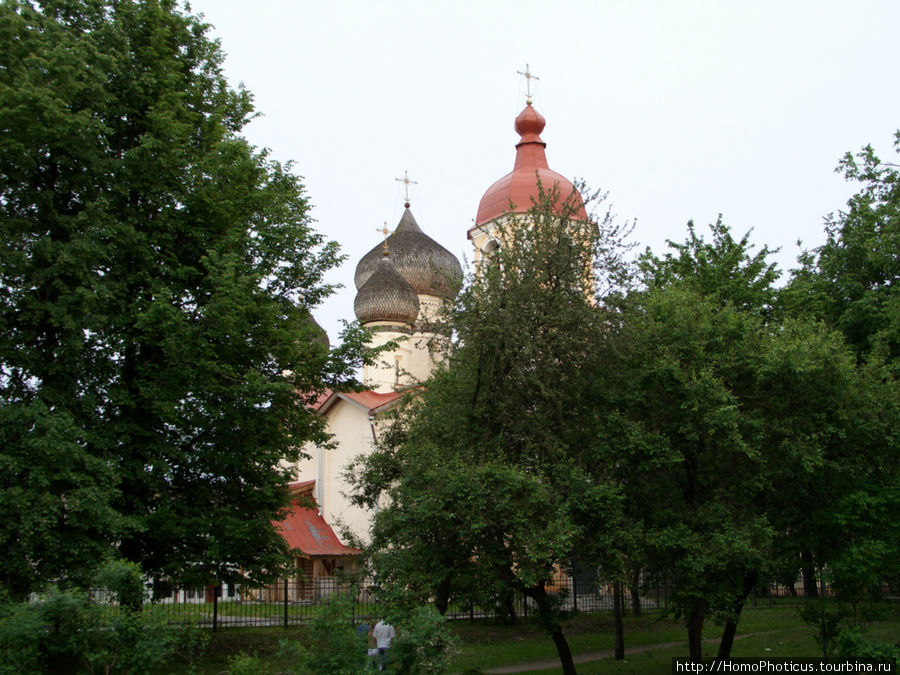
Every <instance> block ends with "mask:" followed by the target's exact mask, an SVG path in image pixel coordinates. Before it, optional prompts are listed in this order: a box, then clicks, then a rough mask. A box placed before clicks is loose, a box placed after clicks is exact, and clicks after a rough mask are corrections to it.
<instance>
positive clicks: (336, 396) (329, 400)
mask: <svg viewBox="0 0 900 675" xmlns="http://www.w3.org/2000/svg"><path fill="white" fill-rule="evenodd" d="M400 396H401V395H400V394H399V393H397V392H396V391H390V392H387V393H384V394H381V393H378V392H377V391H371V390H368V391H353V392H338V391H334V392H331V393H330V394H329V396H327V397H325V398H322V399H319V402H318V404H317V405H316V408H315V409H316V411H317V412H318V413H319V414H322V413H324V412H325V411H326V410H328V409H329V408H330V407H331V406H332V405H334V404H335V403H337V401H339V400H341V399H343V400H345V401H351V402H353V403H356V404H357V405H361V406H362V407H364V408H365V409H366V410H368V411H369V412H370V413H374V412H379V411H380V410H381V409H382V408H384V407H385V406H387V405H390V404H391V403H393V402H394V401H396V400H398V399H399V398H400Z"/></svg>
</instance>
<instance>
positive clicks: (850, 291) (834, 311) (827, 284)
mask: <svg viewBox="0 0 900 675" xmlns="http://www.w3.org/2000/svg"><path fill="white" fill-rule="evenodd" d="M894 146H895V148H896V149H897V151H898V152H900V131H898V132H897V133H896V134H895V141H894ZM837 171H840V172H843V174H844V176H845V177H846V178H847V180H850V181H856V182H858V183H859V184H860V191H859V192H858V193H857V194H855V195H853V197H851V198H850V200H849V201H848V203H847V210H846V211H842V212H840V213H838V214H837V216H829V217H828V218H827V219H826V221H825V231H826V235H827V239H826V241H825V243H824V244H823V245H822V246H820V247H819V248H817V249H815V250H813V251H810V252H807V253H805V254H804V255H803V256H801V258H800V268H799V269H798V270H796V271H795V273H794V277H793V279H792V280H791V283H790V285H789V286H788V288H787V289H786V292H785V293H784V298H785V301H786V304H787V305H788V306H789V307H790V308H791V310H792V311H795V312H798V313H801V312H802V313H811V314H813V315H814V316H815V317H817V318H820V319H822V320H824V321H826V322H827V323H828V324H829V325H831V326H834V327H835V328H837V329H839V330H840V331H841V332H842V333H843V334H844V335H845V336H846V338H847V342H848V343H849V344H850V345H851V346H852V347H853V348H854V350H855V351H856V353H857V355H858V357H859V358H860V359H864V358H871V357H874V358H875V359H876V360H878V361H887V362H891V361H893V360H894V359H896V358H897V356H898V355H900V290H898V289H900V286H898V284H900V259H898V257H897V254H896V252H897V250H898V249H900V169H898V166H897V165H896V164H890V163H887V162H882V161H881V160H880V159H879V158H878V157H877V156H876V155H875V152H874V150H873V149H872V147H871V146H866V147H865V148H863V149H862V150H861V151H860V152H859V153H857V154H856V155H855V156H854V155H852V154H851V153H849V152H848V153H847V154H846V155H845V156H844V158H843V159H842V161H841V163H840V165H839V166H838V168H837Z"/></svg>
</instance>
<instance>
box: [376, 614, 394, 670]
mask: <svg viewBox="0 0 900 675" xmlns="http://www.w3.org/2000/svg"><path fill="white" fill-rule="evenodd" d="M394 635H395V634H394V627H393V626H392V625H391V624H389V623H385V622H384V619H380V620H379V621H378V623H376V624H375V628H374V629H373V630H372V637H374V638H375V646H376V647H377V648H378V670H384V666H385V665H386V664H387V662H388V657H387V653H388V652H389V651H390V649H391V640H393V639H394Z"/></svg>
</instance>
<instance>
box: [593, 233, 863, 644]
mask: <svg viewBox="0 0 900 675" xmlns="http://www.w3.org/2000/svg"><path fill="white" fill-rule="evenodd" d="M672 246H673V248H674V249H675V250H676V252H677V254H676V255H672V254H670V255H667V256H665V257H663V258H655V257H653V256H650V255H647V256H645V257H644V258H643V260H642V261H641V267H642V270H643V271H644V277H643V280H644V282H645V285H646V289H645V290H643V291H641V292H637V293H632V294H631V295H630V296H629V298H628V299H627V301H626V302H625V303H624V305H623V312H622V322H621V325H620V329H619V335H618V339H619V340H620V344H621V347H620V349H619V353H620V354H621V361H620V367H619V378H620V379H619V383H618V384H617V385H616V387H615V389H616V391H617V392H618V394H617V395H618V396H619V397H620V398H619V402H618V413H619V415H620V419H619V420H618V424H617V425H615V426H610V427H609V428H608V429H607V431H606V433H607V434H608V435H609V437H610V438H609V440H608V442H609V443H612V444H615V443H618V444H619V445H620V446H621V449H620V451H619V452H618V457H619V458H620V461H619V463H618V465H617V467H618V471H619V473H620V478H619V482H621V484H622V485H624V486H625V489H626V491H627V492H626V499H625V503H626V516H627V517H628V519H629V522H630V523H634V524H635V527H638V528H639V529H641V530H642V531H643V532H645V536H646V539H647V541H648V543H649V546H648V550H647V556H648V561H649V564H650V565H651V567H652V568H655V570H656V571H658V572H661V573H665V574H667V575H668V577H669V579H670V580H672V581H673V582H674V584H675V587H676V593H675V600H676V603H677V604H678V606H679V607H680V609H681V611H682V612H683V614H684V616H685V618H686V620H687V625H688V633H689V642H690V650H691V656H692V657H694V658H699V656H700V655H701V643H700V638H701V630H702V625H703V621H704V618H705V617H706V616H707V615H709V614H713V615H717V616H719V617H720V618H723V619H724V620H725V622H726V629H725V633H724V635H723V640H722V644H721V650H720V656H727V655H728V652H729V649H730V644H731V641H732V640H733V638H734V634H735V630H736V627H737V620H738V617H739V615H740V611H741V608H742V606H743V602H744V600H745V598H746V597H747V596H748V595H749V594H750V593H751V592H752V591H753V590H754V588H755V586H756V584H757V583H758V582H760V581H762V580H765V579H766V578H768V575H769V573H770V569H771V565H772V556H773V549H774V548H775V547H776V545H778V544H779V543H780V544H783V545H782V546H781V547H780V548H782V549H784V548H785V546H784V545H786V544H787V543H788V542H789V541H792V542H793V549H792V553H793V564H794V566H795V567H794V569H796V567H797V566H798V565H799V560H800V558H799V553H800V549H799V548H798V546H799V539H800V537H799V532H801V531H807V532H808V531H809V530H810V527H809V526H808V525H806V526H804V522H805V521H804V520H803V518H804V514H808V513H809V512H810V510H811V509H810V504H811V503H816V498H818V499H819V500H823V501H827V500H830V499H832V498H833V497H834V495H833V493H830V492H827V491H825V490H822V489H820V488H821V487H822V485H823V484H824V483H827V482H830V477H834V478H835V479H836V480H838V481H839V482H840V481H841V480H846V477H847V476H848V475H849V473H851V472H852V467H853V466H856V462H854V461H852V460H851V459H850V458H849V457H848V451H849V450H850V447H848V446H847V445H846V442H847V439H848V438H858V439H860V440H862V439H863V438H864V435H865V430H866V429H869V430H871V429H873V427H872V425H871V424H869V423H867V422H866V421H865V420H867V419H868V414H867V411H866V406H865V405H863V403H862V401H863V399H862V398H861V394H860V392H861V391H862V389H863V388H864V385H863V380H861V379H860V376H859V374H858V373H857V372H856V370H855V367H854V363H853V359H852V357H851V356H850V354H849V353H848V351H847V349H846V348H845V346H844V345H843V343H842V340H841V338H840V336H839V335H838V334H836V333H835V332H833V331H830V330H829V329H827V328H826V327H824V326H822V325H821V324H818V323H816V322H811V321H807V320H803V319H794V318H783V317H781V316H778V315H777V314H776V313H775V312H774V311H773V310H774V307H775V306H776V305H777V303H776V302H775V299H776V293H775V289H774V288H773V283H774V281H775V279H776V278H777V270H775V268H774V267H773V266H772V265H771V264H769V263H768V262H767V261H766V259H765V258H766V257H767V256H768V254H769V253H770V252H769V251H768V250H767V249H765V248H764V249H763V250H762V251H761V252H760V253H759V254H756V255H753V254H751V252H750V250H749V248H750V245H749V241H748V237H747V236H745V237H743V238H742V239H741V240H740V241H735V240H734V239H733V238H732V237H731V235H730V232H729V230H728V228H727V227H726V226H725V225H723V224H722V222H721V220H720V221H718V222H717V223H716V224H715V225H713V226H712V242H709V243H707V242H705V241H704V240H703V238H702V237H699V236H698V235H697V234H696V232H695V231H694V229H693V228H692V227H691V228H690V231H689V236H688V240H687V241H686V242H685V243H684V244H673V245H672ZM870 445H871V444H868V446H870ZM868 446H867V447H868ZM826 466H827V467H828V469H827V470H826V471H824V472H823V471H822V470H821V469H822V468H823V467H826ZM838 476H842V478H837V477H838ZM817 488H819V489H817ZM648 495H649V496H648ZM813 495H816V497H813ZM828 503H829V504H831V503H832V502H830V501H828ZM816 531H817V532H821V530H816Z"/></svg>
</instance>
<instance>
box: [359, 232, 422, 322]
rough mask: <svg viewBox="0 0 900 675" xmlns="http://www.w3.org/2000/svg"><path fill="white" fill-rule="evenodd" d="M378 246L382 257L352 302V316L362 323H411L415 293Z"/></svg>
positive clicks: (416, 305) (416, 312) (415, 307)
mask: <svg viewBox="0 0 900 675" xmlns="http://www.w3.org/2000/svg"><path fill="white" fill-rule="evenodd" d="M379 248H381V249H382V256H381V258H380V259H379V260H378V262H377V263H376V265H375V269H374V270H373V272H372V274H370V275H369V278H368V279H366V281H365V283H364V284H363V285H362V286H361V287H360V289H359V291H358V292H357V293H356V299H355V300H354V301H353V311H354V312H355V313H356V318H357V319H359V322H360V323H362V324H367V323H372V322H374V321H400V322H402V323H413V322H414V321H415V320H416V317H417V316H419V296H418V295H416V292H415V291H414V290H413V288H412V286H410V285H409V284H408V283H407V282H406V280H405V279H404V278H403V277H402V276H400V273H399V272H398V271H397V269H396V268H395V267H394V263H393V262H392V260H391V257H390V256H388V254H387V251H386V250H384V248H383V247H379ZM391 255H393V251H391Z"/></svg>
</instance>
